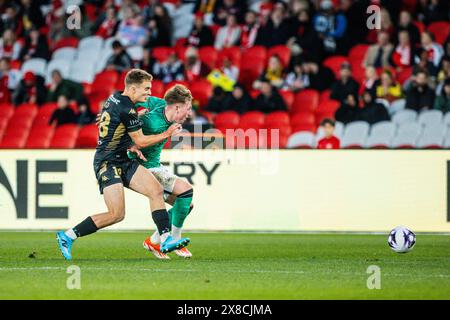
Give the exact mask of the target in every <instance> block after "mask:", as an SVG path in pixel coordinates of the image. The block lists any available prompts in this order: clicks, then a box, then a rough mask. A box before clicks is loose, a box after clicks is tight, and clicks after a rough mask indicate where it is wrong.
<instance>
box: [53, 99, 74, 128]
mask: <svg viewBox="0 0 450 320" xmlns="http://www.w3.org/2000/svg"><path fill="white" fill-rule="evenodd" d="M57 105H58V108H57V109H56V110H55V111H53V113H52V115H51V117H50V120H49V121H48V124H49V125H51V126H57V127H58V126H61V125H63V124H69V123H77V117H76V116H75V112H73V110H72V108H70V106H69V100H68V99H67V97H66V96H64V95H61V96H59V97H58V100H57Z"/></svg>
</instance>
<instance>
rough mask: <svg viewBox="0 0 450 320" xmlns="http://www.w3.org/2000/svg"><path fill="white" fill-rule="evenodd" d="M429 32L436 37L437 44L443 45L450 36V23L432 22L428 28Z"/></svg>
mask: <svg viewBox="0 0 450 320" xmlns="http://www.w3.org/2000/svg"><path fill="white" fill-rule="evenodd" d="M428 31H430V32H431V33H432V34H433V35H434V38H435V40H436V42H437V43H440V44H441V45H442V44H444V42H445V40H446V39H447V37H448V36H449V34H450V23H449V22H446V21H437V22H432V23H430V25H429V26H428Z"/></svg>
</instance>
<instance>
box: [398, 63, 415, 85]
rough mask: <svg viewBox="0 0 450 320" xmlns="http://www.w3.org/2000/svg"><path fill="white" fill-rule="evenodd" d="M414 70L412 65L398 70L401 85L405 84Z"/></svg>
mask: <svg viewBox="0 0 450 320" xmlns="http://www.w3.org/2000/svg"><path fill="white" fill-rule="evenodd" d="M412 71H413V69H412V67H410V68H404V69H402V70H401V71H399V72H397V75H396V79H397V81H398V82H399V83H400V84H401V85H403V84H404V83H405V81H406V80H408V79H409V78H410V77H411V75H412Z"/></svg>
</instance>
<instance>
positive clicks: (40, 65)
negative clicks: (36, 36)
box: [21, 58, 47, 78]
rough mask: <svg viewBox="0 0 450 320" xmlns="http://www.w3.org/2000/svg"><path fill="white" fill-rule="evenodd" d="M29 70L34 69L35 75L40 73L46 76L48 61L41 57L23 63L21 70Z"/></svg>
mask: <svg viewBox="0 0 450 320" xmlns="http://www.w3.org/2000/svg"><path fill="white" fill-rule="evenodd" d="M27 71H32V72H33V73H34V74H35V75H40V76H42V77H44V78H45V76H46V72H47V61H45V60H44V59H41V58H32V59H30V60H27V61H25V62H24V63H23V64H22V68H21V72H22V74H25V72H27Z"/></svg>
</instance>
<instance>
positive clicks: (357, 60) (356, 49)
mask: <svg viewBox="0 0 450 320" xmlns="http://www.w3.org/2000/svg"><path fill="white" fill-rule="evenodd" d="M368 48H369V45H367V44H357V45H355V46H353V47H352V48H351V49H350V51H349V53H348V60H349V62H350V63H351V64H352V66H353V67H354V66H355V65H357V64H359V65H360V66H361V64H362V61H363V60H364V57H365V56H366V52H367V49H368Z"/></svg>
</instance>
